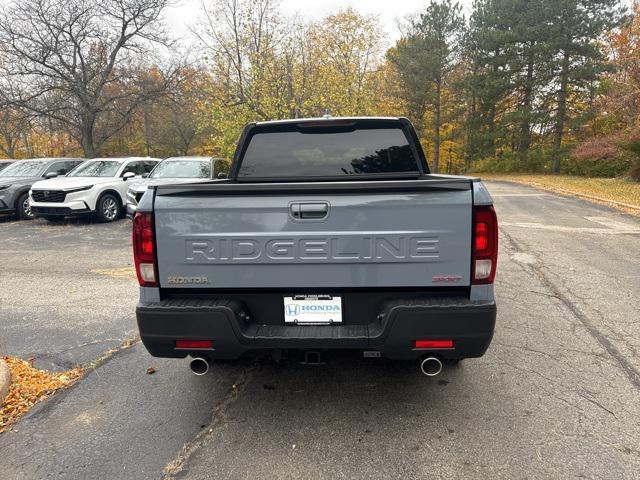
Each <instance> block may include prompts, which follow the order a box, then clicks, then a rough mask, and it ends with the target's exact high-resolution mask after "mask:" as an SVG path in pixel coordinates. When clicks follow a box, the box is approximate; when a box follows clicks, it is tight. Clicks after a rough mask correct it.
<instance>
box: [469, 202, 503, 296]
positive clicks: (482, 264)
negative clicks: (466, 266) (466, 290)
mask: <svg viewBox="0 0 640 480" xmlns="http://www.w3.org/2000/svg"><path fill="white" fill-rule="evenodd" d="M473 236H474V239H473V258H472V264H471V281H472V283H473V284H474V285H486V284H488V283H493V281H494V279H495V276H496V266H497V262H498V218H497V217H496V211H495V210H494V209H493V207H492V206H486V207H484V206H483V207H474V209H473Z"/></svg>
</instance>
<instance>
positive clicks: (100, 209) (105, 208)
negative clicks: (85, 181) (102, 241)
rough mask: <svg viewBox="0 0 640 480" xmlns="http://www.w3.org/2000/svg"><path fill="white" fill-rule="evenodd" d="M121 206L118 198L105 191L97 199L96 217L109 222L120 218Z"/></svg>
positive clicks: (103, 221)
mask: <svg viewBox="0 0 640 480" xmlns="http://www.w3.org/2000/svg"><path fill="white" fill-rule="evenodd" d="M121 211H122V206H121V205H120V200H118V199H117V198H116V197H115V195H112V194H111V193H105V194H104V195H102V196H101V197H100V198H99V199H98V203H97V206H96V217H97V218H98V220H99V221H101V222H102V223H110V222H114V221H116V220H117V219H118V218H120V213H121Z"/></svg>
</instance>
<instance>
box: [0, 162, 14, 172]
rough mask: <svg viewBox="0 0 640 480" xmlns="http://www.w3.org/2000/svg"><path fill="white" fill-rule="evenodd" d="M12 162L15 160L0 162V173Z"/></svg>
mask: <svg viewBox="0 0 640 480" xmlns="http://www.w3.org/2000/svg"><path fill="white" fill-rule="evenodd" d="M14 162H15V160H0V172H1V171H2V170H4V169H5V168H7V167H8V166H9V165H11V164H12V163H14Z"/></svg>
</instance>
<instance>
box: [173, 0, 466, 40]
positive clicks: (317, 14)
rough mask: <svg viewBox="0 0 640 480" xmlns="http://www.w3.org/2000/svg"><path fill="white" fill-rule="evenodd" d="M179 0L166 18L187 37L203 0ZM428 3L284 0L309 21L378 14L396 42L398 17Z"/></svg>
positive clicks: (406, 0) (291, 11)
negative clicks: (348, 12) (348, 11)
mask: <svg viewBox="0 0 640 480" xmlns="http://www.w3.org/2000/svg"><path fill="white" fill-rule="evenodd" d="M176 1H177V2H178V5H177V6H175V7H173V8H171V9H170V11H169V12H168V15H167V21H168V23H169V25H170V27H171V29H172V30H173V32H175V33H176V34H177V35H179V36H188V33H189V29H188V26H189V25H193V24H194V22H195V20H196V18H197V16H198V12H199V10H200V4H201V0H176ZM206 1H207V2H210V1H215V0H206ZM459 1H460V3H461V4H462V5H463V6H464V7H465V14H467V15H468V12H469V10H470V7H471V3H472V0H459ZM427 3H428V1H427V0H282V2H281V5H282V9H283V11H284V12H285V13H286V14H294V13H298V14H299V15H300V16H302V17H303V18H307V19H310V20H318V19H321V18H323V17H325V16H327V15H329V14H331V13H333V12H336V11H337V10H340V9H343V8H347V7H349V6H351V7H353V8H354V9H356V10H357V11H359V12H360V13H364V14H371V15H377V16H378V17H379V18H380V22H381V24H382V25H383V27H384V29H385V31H386V32H387V35H388V39H389V41H390V42H393V41H394V40H396V39H397V38H398V37H399V36H400V33H399V32H398V28H397V19H399V18H402V17H404V16H406V15H407V14H410V13H414V12H416V11H419V10H421V9H423V8H424V7H425V6H426V5H427Z"/></svg>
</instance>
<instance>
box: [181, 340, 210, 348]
mask: <svg viewBox="0 0 640 480" xmlns="http://www.w3.org/2000/svg"><path fill="white" fill-rule="evenodd" d="M211 348H213V341H212V340H176V349H196V350H203V349H211Z"/></svg>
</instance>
